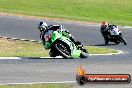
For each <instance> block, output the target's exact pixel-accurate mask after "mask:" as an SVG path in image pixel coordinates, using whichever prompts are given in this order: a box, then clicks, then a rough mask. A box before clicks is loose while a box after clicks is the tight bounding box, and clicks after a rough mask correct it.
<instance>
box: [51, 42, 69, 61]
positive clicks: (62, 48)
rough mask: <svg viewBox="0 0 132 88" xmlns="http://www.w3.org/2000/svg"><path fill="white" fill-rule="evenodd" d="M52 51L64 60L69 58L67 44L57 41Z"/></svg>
mask: <svg viewBox="0 0 132 88" xmlns="http://www.w3.org/2000/svg"><path fill="white" fill-rule="evenodd" d="M53 48H54V51H56V52H57V53H58V54H59V55H60V56H62V57H63V58H66V59H70V58H71V50H70V47H69V45H68V44H67V43H65V42H63V41H60V40H58V41H57V42H56V43H55V44H54V45H53Z"/></svg>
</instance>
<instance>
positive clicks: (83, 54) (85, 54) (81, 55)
mask: <svg viewBox="0 0 132 88" xmlns="http://www.w3.org/2000/svg"><path fill="white" fill-rule="evenodd" d="M88 56H89V55H88V53H85V52H83V51H82V52H81V54H80V58H87V57H88Z"/></svg>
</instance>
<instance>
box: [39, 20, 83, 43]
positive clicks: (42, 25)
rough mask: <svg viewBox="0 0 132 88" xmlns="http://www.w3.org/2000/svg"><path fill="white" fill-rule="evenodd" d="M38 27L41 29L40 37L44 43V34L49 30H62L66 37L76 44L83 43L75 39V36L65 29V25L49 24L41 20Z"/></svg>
mask: <svg viewBox="0 0 132 88" xmlns="http://www.w3.org/2000/svg"><path fill="white" fill-rule="evenodd" d="M38 29H39V30H40V32H41V34H40V39H41V40H42V42H43V43H44V34H45V32H47V31H49V30H54V31H56V30H60V31H62V34H63V35H64V36H66V37H68V38H69V39H70V40H71V41H72V42H74V43H75V44H76V45H81V42H79V41H75V40H74V38H73V36H72V35H71V34H70V32H69V31H68V30H66V29H64V27H63V26H62V25H49V26H48V25H47V23H46V22H45V21H41V22H39V24H38Z"/></svg>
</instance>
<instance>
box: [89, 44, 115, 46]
mask: <svg viewBox="0 0 132 88" xmlns="http://www.w3.org/2000/svg"><path fill="white" fill-rule="evenodd" d="M113 45H117V44H95V45H89V46H113Z"/></svg>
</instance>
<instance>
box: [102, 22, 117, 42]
mask: <svg viewBox="0 0 132 88" xmlns="http://www.w3.org/2000/svg"><path fill="white" fill-rule="evenodd" d="M114 27H117V26H116V25H115V24H113V25H110V24H109V23H108V22H106V21H103V22H102V24H101V29H100V31H101V33H102V36H103V37H104V40H105V44H108V43H109V38H108V35H110V30H112V29H113V28H114Z"/></svg>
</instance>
